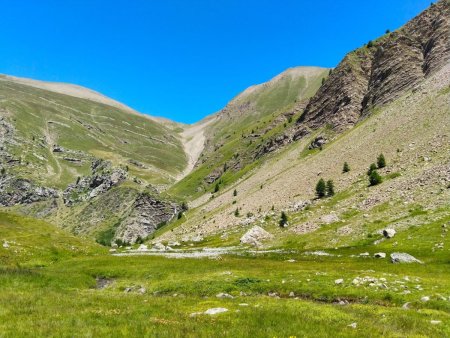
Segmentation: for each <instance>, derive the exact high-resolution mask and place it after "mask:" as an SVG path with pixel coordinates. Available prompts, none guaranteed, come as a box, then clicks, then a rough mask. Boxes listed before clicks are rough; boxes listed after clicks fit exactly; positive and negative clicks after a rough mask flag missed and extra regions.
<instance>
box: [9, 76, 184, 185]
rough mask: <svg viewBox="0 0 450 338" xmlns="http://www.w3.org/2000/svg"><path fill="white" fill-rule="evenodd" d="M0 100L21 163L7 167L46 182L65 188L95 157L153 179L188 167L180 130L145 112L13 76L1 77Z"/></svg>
mask: <svg viewBox="0 0 450 338" xmlns="http://www.w3.org/2000/svg"><path fill="white" fill-rule="evenodd" d="M0 98H1V101H0V109H1V116H2V117H3V118H4V119H6V121H7V122H8V123H9V124H10V125H11V126H12V129H13V130H12V135H13V138H12V139H8V140H7V151H8V152H9V153H10V155H11V156H12V157H13V158H15V159H20V161H21V164H19V165H14V166H11V167H10V168H9V169H8V168H7V169H8V170H10V171H11V172H12V173H15V174H17V175H21V176H23V177H26V178H31V179H33V180H35V181H37V182H39V183H40V184H42V185H47V186H52V187H57V188H64V187H65V186H67V185H68V184H69V183H72V182H74V181H75V180H76V179H77V177H78V176H83V175H86V174H88V172H89V166H90V162H91V160H92V158H94V157H95V158H102V159H107V160H110V161H112V162H113V164H114V165H116V166H117V165H122V166H129V169H130V172H131V173H132V174H133V175H136V176H138V177H139V178H141V179H144V180H146V181H148V182H151V183H169V182H172V181H173V179H174V177H176V175H177V174H179V173H180V172H181V171H183V170H184V168H185V166H186V156H185V154H184V151H183V148H182V144H181V142H180V140H179V136H178V134H177V133H176V132H175V131H173V130H172V129H169V128H166V127H164V126H163V125H162V124H160V123H158V122H155V121H153V120H151V119H149V118H146V117H145V116H143V115H139V114H137V113H134V114H133V113H130V112H129V111H128V110H122V109H119V108H117V107H113V106H110V105H105V104H103V103H98V102H95V101H92V100H89V99H82V98H78V97H74V96H69V95H65V94H61V93H56V92H51V91H48V90H43V89H40V88H36V87H32V86H28V85H25V84H22V83H21V82H20V81H15V80H14V79H13V78H9V77H1V78H0ZM55 146H59V147H62V149H63V151H62V152H58V151H57V150H56V151H55V149H56V148H55Z"/></svg>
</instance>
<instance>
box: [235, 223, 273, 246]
mask: <svg viewBox="0 0 450 338" xmlns="http://www.w3.org/2000/svg"><path fill="white" fill-rule="evenodd" d="M271 238H273V235H272V234H270V233H269V232H267V231H266V230H264V229H263V228H261V227H259V226H257V225H256V226H254V227H253V228H251V229H250V230H249V231H247V232H246V233H245V234H244V236H242V237H241V243H242V244H249V245H253V246H261V244H262V241H265V240H268V239H271Z"/></svg>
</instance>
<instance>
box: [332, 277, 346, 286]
mask: <svg viewBox="0 0 450 338" xmlns="http://www.w3.org/2000/svg"><path fill="white" fill-rule="evenodd" d="M342 283H344V280H343V279H342V278H339V279H336V280H335V281H334V284H336V285H340V284H342Z"/></svg>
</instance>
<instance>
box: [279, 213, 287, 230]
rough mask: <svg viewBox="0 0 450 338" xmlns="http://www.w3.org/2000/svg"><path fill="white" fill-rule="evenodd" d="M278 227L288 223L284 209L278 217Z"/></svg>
mask: <svg viewBox="0 0 450 338" xmlns="http://www.w3.org/2000/svg"><path fill="white" fill-rule="evenodd" d="M279 224H280V227H283V228H284V227H285V226H287V224H288V217H287V215H286V213H285V212H284V211H282V212H281V218H280V222H279Z"/></svg>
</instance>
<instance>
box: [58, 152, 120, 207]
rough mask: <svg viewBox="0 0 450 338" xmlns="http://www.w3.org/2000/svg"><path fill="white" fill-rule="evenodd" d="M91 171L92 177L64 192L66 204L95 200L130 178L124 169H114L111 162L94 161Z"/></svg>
mask: <svg viewBox="0 0 450 338" xmlns="http://www.w3.org/2000/svg"><path fill="white" fill-rule="evenodd" d="M91 170H92V176H87V177H83V178H80V179H78V180H77V182H76V183H74V184H70V185H69V186H68V187H67V189H66V190H64V193H63V199H64V204H66V205H68V206H70V205H73V204H75V203H77V202H82V201H86V200H89V199H91V198H94V197H96V196H98V195H99V194H102V193H104V192H106V191H108V190H109V189H111V188H112V187H113V186H116V185H118V184H119V183H120V182H122V181H123V180H125V179H126V178H127V176H128V174H127V172H126V171H125V170H124V169H121V168H113V167H112V165H111V162H109V161H103V160H96V161H94V162H93V163H92V165H91Z"/></svg>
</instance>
